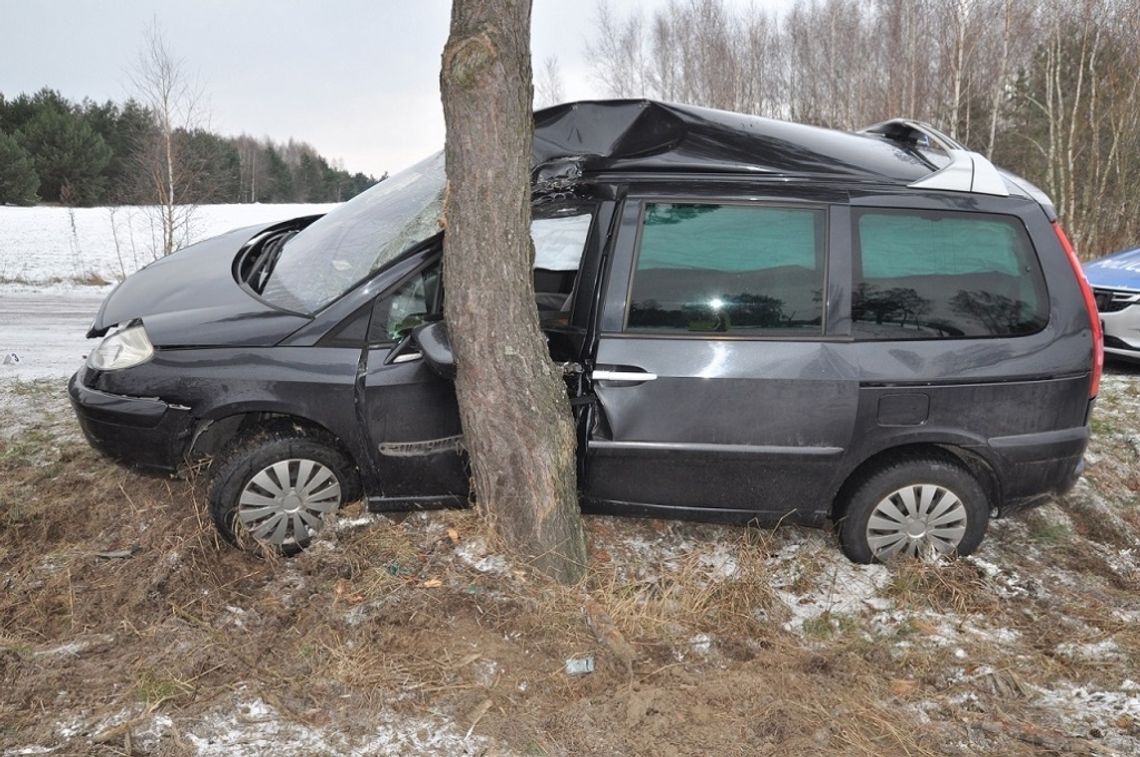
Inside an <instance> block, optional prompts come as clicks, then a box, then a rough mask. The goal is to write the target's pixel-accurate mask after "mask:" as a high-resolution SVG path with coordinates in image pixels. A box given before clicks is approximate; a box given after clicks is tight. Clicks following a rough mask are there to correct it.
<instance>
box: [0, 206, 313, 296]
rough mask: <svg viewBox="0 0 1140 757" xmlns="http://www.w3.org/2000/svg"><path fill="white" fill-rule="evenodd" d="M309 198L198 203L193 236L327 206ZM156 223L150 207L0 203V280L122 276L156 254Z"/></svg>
mask: <svg viewBox="0 0 1140 757" xmlns="http://www.w3.org/2000/svg"><path fill="white" fill-rule="evenodd" d="M333 207H335V204H333V203H326V204H311V205H260V204H247V205H202V206H200V207H198V208H197V210H196V211H195V213H194V215H193V216H192V220H191V224H190V238H191V241H200V240H202V239H208V238H210V237H213V236H217V235H218V234H222V233H224V232H226V231H229V230H231V229H237V228H240V227H242V226H251V225H253V224H259V223H271V222H273V221H283V220H287V219H289V218H296V217H297V216H305V215H312V214H314V213H324V212H327V211H328V210H329V209H330V208H333ZM161 238H162V233H161V227H160V226H159V225H158V222H157V216H156V214H155V212H154V209H153V208H147V207H138V206H122V207H117V208H57V207H33V208H13V207H4V206H0V282H4V283H22V284H29V285H38V286H43V285H47V284H58V283H61V282H64V283H66V282H84V281H97V280H99V279H102V280H103V281H107V282H115V281H120V280H121V279H122V278H124V276H126V275H129V274H131V273H133V272H135V271H137V270H138V269H139V268H141V267H143V266H144V265H146V264H147V263H150V262H152V261H153V260H154V259H155V253H154V251H155V250H156V249H160V248H161Z"/></svg>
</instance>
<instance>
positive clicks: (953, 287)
mask: <svg viewBox="0 0 1140 757" xmlns="http://www.w3.org/2000/svg"><path fill="white" fill-rule="evenodd" d="M854 223H855V235H854V239H855V247H856V255H855V256H856V260H855V261H853V262H854V270H855V286H854V291H853V293H852V322H853V323H852V331H853V333H854V336H855V338H856V339H864V340H868V339H947V338H968V337H987V336H1013V335H1017V334H1030V333H1033V332H1036V331H1040V330H1041V329H1042V328H1044V326H1045V323H1046V322H1047V320H1048V316H1049V299H1048V295H1047V292H1046V289H1045V279H1044V276H1043V275H1042V272H1041V266H1040V264H1039V263H1038V261H1037V255H1036V254H1035V252H1034V250H1033V246H1032V244H1031V243H1030V241H1029V235H1028V234H1027V233H1026V231H1025V227H1024V226H1023V225H1022V224H1021V223H1020V222H1019V221H1017V220H1016V219H1014V218H1007V217H1004V216H996V215H983V214H973V213H960V212H927V211H915V210H904V211H898V210H862V211H857V212H856V213H855V214H854Z"/></svg>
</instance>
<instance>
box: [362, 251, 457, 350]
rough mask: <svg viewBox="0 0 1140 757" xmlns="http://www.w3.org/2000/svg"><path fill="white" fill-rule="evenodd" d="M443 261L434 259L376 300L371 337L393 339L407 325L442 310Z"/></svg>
mask: <svg viewBox="0 0 1140 757" xmlns="http://www.w3.org/2000/svg"><path fill="white" fill-rule="evenodd" d="M439 274H440V264H439V263H438V262H437V263H434V264H432V265H431V266H429V267H427V268H425V269H424V270H422V271H420V272H419V273H417V274H415V275H414V276H412V277H411V278H410V279H408V280H407V281H406V282H404V284H403V285H402V286H400V287H399V288H398V289H397V290H396V291H394V292H391V293H389V294H388V295H386V296H384V297H381V298H380V299H378V300H376V305H375V306H374V307H373V309H372V323H371V325H370V326H369V328H368V341H369V342H370V343H372V344H382V343H384V342H393V341H395V340H397V339H399V338H400V337H401V336H403V334H404V333H406V332H407V330H408V329H411V328H415V327H416V326H418V325H420V324H421V323H423V322H424V320H425V319H426V317H427V316H428V315H433V314H435V313H438V312H439V310H440V298H439V294H440V288H439V282H440V275H439Z"/></svg>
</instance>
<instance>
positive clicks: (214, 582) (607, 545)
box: [0, 366, 1140, 755]
mask: <svg viewBox="0 0 1140 757" xmlns="http://www.w3.org/2000/svg"><path fill="white" fill-rule="evenodd" d="M1093 428H1094V440H1093V443H1092V446H1091V449H1090V454H1089V463H1090V464H1089V468H1088V472H1087V475H1086V478H1085V479H1084V480H1083V481H1082V483H1081V484H1079V485H1078V487H1077V489H1076V490H1075V491H1074V492H1073V493H1071V494H1070V495H1068V496H1066V497H1065V498H1064V499H1063V500H1062V501H1060V502H1058V503H1056V504H1052V505H1049V506H1046V507H1044V508H1041V509H1038V510H1035V511H1033V512H1030V513H1028V514H1026V515H1023V516H1017V517H1015V518H1010V519H1008V520H998V521H994V522H993V523H991V527H990V532H989V535H988V537H987V539H986V543H985V545H984V546H983V548H982V549H981V550H980V552H979V553H978V555H976V556H974V557H971V558H964V559H960V560H956V561H952V562H946V563H942V564H939V565H927V564H923V563H920V562H902V563H899V564H895V565H891V566H855V565H851V564H850V563H848V562H847V561H846V560H845V559H844V558H843V557H842V555H841V554H840V553H839V551H838V548H837V546H836V545H835V542H834V540H833V538H832V536H831V535H830V534H829V533H828V532H826V531H814V530H807V529H798V528H780V529H777V530H775V531H766V530H753V529H744V528H726V527H717V526H709V525H701V524H689V523H670V522H662V521H646V520H623V519H615V518H600V517H598V518H588V519H587V531H588V537H589V542H590V558H591V566H590V575H589V577H588V579H587V581H586V582H585V584H584V585H582V586H579V587H574V588H563V587H558V586H553V585H550V584H549V583H547V582H545V581H543V580H541V579H539V578H537V577H535V576H532V575H529V574H528V573H527V572H526V571H525V570H523V569H522V568H521V567H520V566H518V565H514V564H512V563H511V562H510V561H508V560H507V559H505V558H504V557H503V556H502V555H500V554H499V553H498V552H497V551H496V550H495V549H494V548H493V545H491V544H489V542H488V540H487V539H486V537H485V535H484V534H483V532H482V530H481V528H480V524H479V522H478V520H477V518H476V517H475V516H474V515H473V514H472V513H470V512H465V511H450V512H440V513H431V514H416V515H411V516H408V517H406V518H402V519H397V518H388V517H385V516H370V515H367V514H364V513H362V512H361V511H360V508H359V505H356V506H352V507H349V508H348V509H347V510H346V511H345V512H343V513H342V514H341V515H340V517H339V518H338V519H337V521H336V523H335V525H334V526H333V527H332V528H330V533H329V537H328V538H327V539H325V540H323V541H322V542H320V543H319V544H317V545H315V546H314V547H313V548H312V549H311V550H310V551H308V552H307V553H305V554H304V555H302V556H300V557H297V558H294V559H290V560H284V559H280V558H274V557H259V556H254V555H249V554H245V553H241V552H238V551H236V550H234V549H231V548H229V547H226V546H224V545H222V544H219V542H218V540H217V539H216V538H215V537H214V535H213V532H212V529H211V527H210V525H209V523H208V521H207V518H206V516H205V514H204V508H203V495H202V485H201V484H200V483H194V482H189V483H188V482H185V481H178V480H163V479H155V478H146V477H142V476H138V475H135V474H132V473H129V472H127V471H124V470H122V469H120V468H119V467H117V466H115V465H113V464H110V463H107V462H105V461H103V460H102V459H100V458H99V457H98V456H97V455H96V454H95V453H94V452H93V451H91V450H90V449H89V448H88V447H87V446H86V444H85V443H84V442H83V441H82V439H81V438H80V437H79V435H78V432H77V429H76V427H75V425H74V422H73V420H72V419H71V416H70V411H69V409H68V408H67V407H66V403H65V401H64V399H63V385H62V382H59V381H58V380H51V381H37V382H13V381H7V382H0V687H2V688H0V754H3V755H23V754H53V755H63V754H66V755H80V754H82V755H87V754H94V755H136V754H138V755H141V754H160V755H193V754H200V755H214V754H218V755H220V754H360V755H365V754H467V755H482V754H486V755H499V754H520V755H530V754H534V755H547V754H550V755H571V754H574V755H577V754H597V755H610V754H644V755H660V754H777V753H778V754H781V755H800V754H874V755H893V754H899V755H904V754H905V755H936V754H937V755H941V754H975V753H983V754H995V755H997V754H1000V755H1010V754H1014V755H1016V754H1064V753H1072V754H1104V755H1114V754H1135V753H1137V752H1138V751H1140V669H1138V668H1140V665H1138V664H1137V662H1136V661H1137V660H1138V659H1140V630H1138V629H1140V591H1138V588H1140V537H1138V534H1140V502H1138V494H1137V492H1138V491H1140V370H1137V369H1134V368H1127V367H1120V366H1117V367H1115V368H1113V369H1111V370H1110V375H1108V376H1107V377H1106V380H1105V383H1104V386H1103V388H1102V394H1101V400H1100V401H1099V406H1098V408H1097V411H1096V415H1095V418H1094V422H1093ZM589 661H592V662H593V666H594V669H593V671H592V672H582V673H575V674H572V673H571V672H569V671H568V668H574V667H575V666H588V664H589Z"/></svg>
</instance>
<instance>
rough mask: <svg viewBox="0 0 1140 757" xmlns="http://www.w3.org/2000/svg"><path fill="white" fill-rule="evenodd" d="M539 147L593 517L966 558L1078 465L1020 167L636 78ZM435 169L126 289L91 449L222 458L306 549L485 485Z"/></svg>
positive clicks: (540, 273) (1084, 436) (248, 232)
mask: <svg viewBox="0 0 1140 757" xmlns="http://www.w3.org/2000/svg"><path fill="white" fill-rule="evenodd" d="M533 149H534V154H533V167H534V171H533V178H534V183H533V196H534V212H533V217H534V222H533V226H532V234H533V237H534V241H535V247H536V264H535V265H536V267H535V270H534V282H535V290H536V303H535V304H536V308H537V309H538V310H539V312H540V315H541V321H542V324H543V328H544V329H545V332H546V334H547V336H548V338H549V343H550V350H551V356H552V358H553V359H554V360H555V361H558V362H560V363H563V364H564V366H565V368H566V375H567V376H568V380H567V385H568V391H569V392H570V394H571V395H572V397H573V402H572V405H573V407H574V411H575V413H576V420H577V428H578V434H579V444H578V449H579V479H578V480H579V486H580V490H581V503H582V507H583V509H584V510H586V511H590V512H602V513H611V514H624V515H636V516H648V517H680V518H697V519H710V520H722V521H737V522H742V523H757V524H767V525H771V524H777V523H780V522H795V523H802V524H811V525H825V524H829V523H830V524H834V525H835V527H836V530H837V532H838V535H839V540H840V543H841V545H842V548H843V550H844V551H845V552H846V554H847V555H848V556H849V557H850V558H851V559H853V560H855V561H859V562H870V561H872V560H886V559H889V558H891V557H893V556H895V555H900V554H904V555H924V554H936V553H946V554H948V553H955V552H956V553H958V554H968V553H970V552H972V551H973V550H974V549H976V548H977V546H978V544H979V543H980V542H981V540H982V538H983V535H984V534H985V531H986V528H987V523H988V521H989V519H990V517H991V516H994V515H999V514H1001V515H1004V514H1007V513H1011V512H1014V511H1016V510H1018V509H1019V508H1023V507H1027V506H1030V505H1032V504H1035V503H1039V502H1041V501H1043V500H1044V499H1046V498H1048V497H1049V496H1050V495H1053V494H1056V493H1058V492H1064V491H1066V490H1067V489H1069V488H1070V487H1071V486H1073V484H1074V482H1075V481H1076V480H1077V478H1078V477H1079V476H1080V474H1081V470H1082V456H1083V453H1084V450H1085V446H1086V443H1087V440H1088V435H1089V414H1090V412H1091V410H1092V406H1093V400H1094V398H1095V397H1096V395H1097V388H1098V385H1099V380H1100V371H1101V358H1102V355H1101V351H1100V350H1101V342H1100V332H1099V328H1100V323H1099V321H1098V319H1097V314H1096V307H1095V304H1094V303H1093V295H1092V292H1091V291H1090V290H1089V288H1088V286H1087V284H1086V283H1085V280H1084V278H1083V276H1082V275H1081V269H1080V265H1079V263H1078V262H1077V259H1076V256H1075V255H1074V254H1073V252H1072V249H1071V247H1070V245H1069V243H1068V241H1067V239H1066V237H1065V234H1064V232H1063V231H1062V230H1061V227H1060V226H1059V225H1058V223H1057V217H1056V213H1055V212H1054V209H1053V206H1052V204H1051V203H1050V202H1049V200H1048V198H1047V197H1045V196H1044V195H1043V194H1041V192H1040V191H1039V190H1037V189H1036V188H1034V187H1033V186H1031V185H1029V184H1028V183H1026V182H1024V181H1023V180H1021V179H1019V178H1017V177H1015V176H1012V175H1010V174H1008V173H1004V172H1002V171H999V170H997V169H996V168H994V167H993V166H992V165H991V164H990V163H989V162H988V161H987V160H986V159H985V158H983V157H982V156H980V155H978V154H976V153H972V152H970V151H968V150H966V149H965V148H964V147H963V146H962V145H960V144H958V143H957V142H955V141H953V140H952V139H950V138H949V137H947V136H945V135H943V134H941V133H939V132H937V131H936V130H934V129H932V128H930V127H928V126H926V125H923V124H920V123H917V122H913V121H906V120H896V121H889V122H886V123H883V124H879V125H876V126H874V127H871V128H869V129H867V130H865V131H864V132H861V133H846V132H840V131H833V130H828V129H820V128H814V127H810V126H803V125H799V124H794V123H787V122H782V121H776V120H770V119H765V118H759V117H754V116H747V115H741V114H736V113H728V112H722V111H715V110H708V109H704V108H696V107H687V106H676V105H666V104H661V103H656V102H647V101H608V102H583V103H574V104H568V105H561V106H557V107H554V108H550V109H547V110H542V111H539V112H537V113H536V114H535V138H534V148H533ZM443 187H444V167H443V158H442V156H441V155H434V156H431V157H429V158H427V159H426V160H424V161H422V162H420V163H418V164H416V165H415V166H413V167H411V168H409V169H407V170H406V171H404V172H402V173H400V174H397V175H395V176H393V177H392V178H390V179H388V180H387V181H384V182H382V183H380V184H378V185H376V186H375V187H373V188H372V189H370V190H368V191H367V192H365V193H363V194H361V195H360V196H358V197H356V198H354V199H353V200H351V201H349V202H347V203H345V204H344V205H342V206H339V207H337V208H336V209H334V210H332V211H331V212H329V213H328V214H327V215H325V216H323V217H319V218H318V217H307V218H299V219H295V220H291V221H286V222H284V223H278V224H275V225H272V226H268V227H265V228H248V229H239V230H237V231H233V232H230V233H228V234H225V235H223V236H220V237H217V238H215V239H211V240H209V241H205V242H201V243H199V244H196V245H193V246H191V247H188V248H186V249H184V250H182V251H181V252H178V253H176V254H173V255H170V256H169V257H166V258H164V259H162V260H160V261H158V262H156V263H154V264H152V265H150V266H148V267H147V268H145V269H143V270H141V271H139V272H138V273H136V274H134V275H133V276H131V277H129V278H127V279H126V280H125V281H124V282H123V283H122V284H120V285H119V286H118V288H117V289H115V290H114V291H113V292H112V293H111V294H110V295H108V297H107V299H106V301H105V302H104V303H103V305H102V307H101V308H100V310H99V313H98V315H97V317H96V318H95V322H94V324H93V325H92V327H91V330H90V332H89V333H88V336H89V337H92V338H95V337H103V341H102V342H101V343H100V344H99V346H98V347H96V348H95V349H94V350H92V351H91V354H90V357H89V358H88V360H87V363H86V365H85V366H84V367H82V368H81V369H80V370H79V372H78V373H76V374H75V376H74V377H73V378H72V379H71V382H70V394H71V399H72V401H73V404H74V407H75V411H76V413H77V415H78V417H79V420H80V423H81V424H82V426H83V429H84V431H85V433H86V435H87V438H88V439H89V440H90V442H91V443H92V444H93V445H94V446H95V447H96V448H98V449H100V450H102V451H103V452H105V453H106V454H108V455H109V456H111V457H113V458H115V459H117V460H119V461H122V462H124V463H127V464H129V465H132V466H136V467H139V468H144V469H150V470H154V471H161V472H166V473H170V472H174V471H176V470H178V469H179V467H180V466H181V465H182V464H184V463H185V462H187V461H194V460H198V459H202V458H210V459H211V460H212V463H211V471H210V472H211V475H212V484H211V487H210V494H209V507H210V510H211V513H212V515H213V518H214V521H215V523H216V524H217V526H218V528H219V529H220V531H221V533H222V534H223V535H224V536H225V537H226V538H227V539H230V540H237V539H238V537H240V536H242V535H249V536H252V537H253V539H254V540H257V541H260V542H264V543H267V544H269V545H272V546H274V547H276V548H279V549H281V550H283V551H286V552H290V551H295V550H297V549H299V548H301V547H303V546H304V545H306V544H307V543H308V542H309V541H310V540H311V539H312V538H313V537H314V536H315V535H316V534H317V533H318V532H319V531H320V530H321V527H322V525H323V524H324V521H325V517H326V516H327V515H328V514H329V513H331V512H333V511H334V510H336V509H337V508H338V507H339V506H340V505H341V504H342V503H344V502H348V501H351V500H355V499H357V498H361V497H362V498H363V499H364V500H365V501H366V502H367V505H368V507H369V508H370V509H372V510H377V511H383V510H400V509H416V508H435V507H444V506H462V505H465V504H466V503H467V502H468V499H469V491H468V473H467V469H466V460H465V457H464V448H463V437H462V430H461V428H460V422H459V415H458V411H457V406H456V399H455V393H454V386H453V383H452V381H451V375H452V374H453V372H454V361H453V360H452V359H451V357H450V352H449V347H448V342H447V339H446V325H445V324H443V323H442V322H441V316H440V314H441V312H442V311H441V302H442V300H443V298H444V297H445V296H446V292H445V291H444V288H443V281H442V278H441V274H440V258H441V236H440V233H439V227H438V225H437V218H438V216H439V214H440V208H441V203H442V196H443ZM471 317H472V318H477V317H479V314H478V313H472V314H471Z"/></svg>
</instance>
